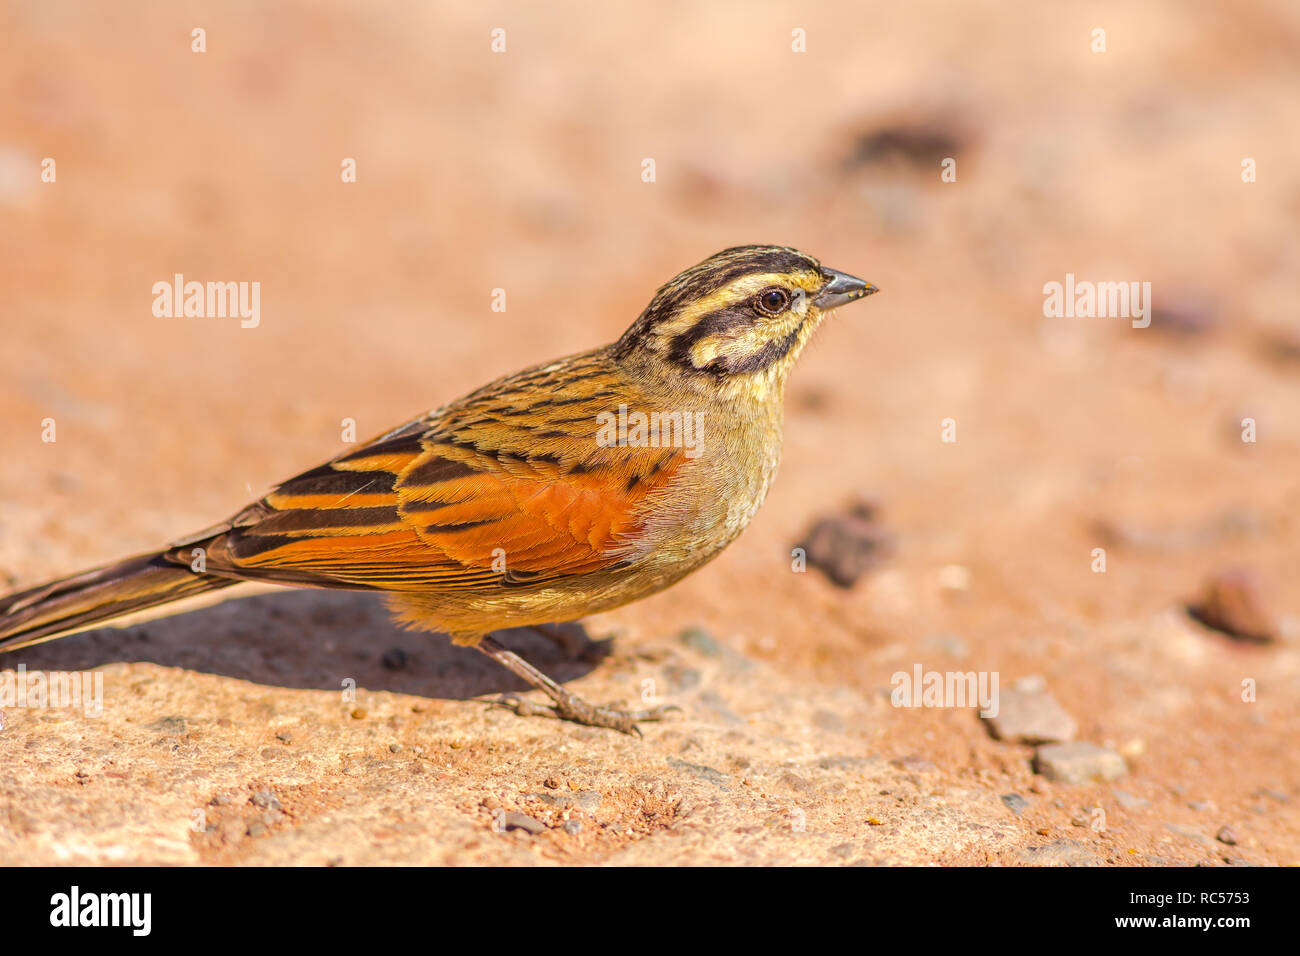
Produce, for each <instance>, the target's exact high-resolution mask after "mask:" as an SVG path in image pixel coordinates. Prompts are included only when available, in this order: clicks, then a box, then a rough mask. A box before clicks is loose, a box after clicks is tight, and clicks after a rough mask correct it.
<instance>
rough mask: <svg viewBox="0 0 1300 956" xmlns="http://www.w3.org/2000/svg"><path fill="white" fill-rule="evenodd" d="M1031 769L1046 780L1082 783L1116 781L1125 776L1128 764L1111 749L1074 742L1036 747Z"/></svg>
mask: <svg viewBox="0 0 1300 956" xmlns="http://www.w3.org/2000/svg"><path fill="white" fill-rule="evenodd" d="M1034 769H1035V770H1037V771H1038V772H1039V773H1041V774H1042V775H1043V776H1044V777H1046V778H1047V779H1048V780H1055V781H1057V782H1059V783H1069V784H1085V783H1098V782H1100V781H1104V780H1116V779H1118V778H1120V777H1122V776H1124V774H1126V773H1128V764H1126V763H1125V762H1124V758H1123V757H1122V756H1120V755H1119V754H1118V753H1116V752H1115V751H1113V750H1107V749H1106V748H1104V747H1098V746H1097V745H1096V744H1089V743H1082V742H1074V743H1064V744H1045V745H1043V746H1042V747H1039V748H1038V752H1037V753H1036V754H1035V755H1034Z"/></svg>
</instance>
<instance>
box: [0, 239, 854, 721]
mask: <svg viewBox="0 0 1300 956" xmlns="http://www.w3.org/2000/svg"><path fill="white" fill-rule="evenodd" d="M875 291H877V290H876V287H875V286H874V285H871V284H870V283H867V282H864V281H863V280H861V279H856V278H854V277H853V276H850V275H847V274H845V273H843V272H837V271H835V270H833V269H827V268H823V267H822V266H821V265H820V263H819V262H818V261H817V260H816V259H814V258H812V257H811V256H809V255H806V254H804V253H802V252H799V251H797V250H795V249H790V248H786V247H783V246H763V245H754V246H738V247H736V248H732V249H726V250H724V251H722V252H719V253H718V254H717V255H714V256H711V257H709V258H708V259H705V260H704V261H703V262H701V263H700V264H699V265H696V266H693V267H691V268H689V269H687V270H686V271H685V272H683V273H681V274H680V275H678V276H677V277H676V278H674V279H673V280H672V281H671V282H669V283H668V284H666V285H665V286H663V287H662V288H661V289H659V291H658V292H657V293H655V296H654V298H652V299H651V300H650V304H649V305H648V306H647V307H646V309H645V311H643V312H642V313H641V315H640V317H638V318H637V320H636V321H635V322H634V323H633V324H632V327H631V328H629V329H628V330H627V331H626V332H625V333H624V334H623V336H622V337H621V338H620V339H618V341H616V342H614V343H612V344H610V345H606V346H603V347H602V348H598V349H595V350H593V351H589V352H583V353H581V354H579V355H573V356H570V357H568V358H563V359H559V360H557V361H553V362H548V363H546V364H544V365H537V366H534V367H532V368H529V369H525V370H524V371H522V372H518V373H516V374H514V375H510V376H507V377H505V378H500V379H497V380H496V381H494V382H492V383H490V384H488V385H485V386H483V387H482V388H480V389H478V390H477V391H475V392H471V393H470V394H468V395H466V396H464V397H463V398H461V399H458V400H457V401H454V402H452V403H450V404H448V405H444V406H443V407H441V408H438V409H434V410H433V411H431V412H428V413H427V414H424V415H421V416H419V417H418V418H415V419H414V420H412V421H410V422H407V423H406V424H404V425H402V426H400V427H398V428H396V429H393V430H392V431H389V432H386V433H385V434H383V435H380V436H379V437H378V438H375V439H373V440H371V441H369V442H367V443H366V444H365V445H364V446H362V447H360V448H357V449H355V450H349V451H347V452H345V453H344V454H341V455H339V456H337V457H335V458H333V459H331V460H330V461H328V462H326V463H325V464H323V465H321V466H320V467H318V468H313V469H312V470H311V471H306V472H303V473H302V474H300V475H298V476H297V477H295V478H290V479H289V480H288V481H285V482H283V483H282V484H280V485H278V486H277V487H276V488H275V490H274V491H272V492H271V493H270V494H268V495H267V496H266V497H264V498H262V499H260V500H258V501H255V502H254V503H253V504H251V505H249V506H248V507H246V508H244V509H243V510H242V511H240V512H239V513H238V514H236V515H235V516H234V517H232V518H230V520H228V521H224V522H222V523H221V524H218V525H215V526H213V527H211V528H208V529H206V530H204V531H201V532H199V533H197V534H193V535H190V536H188V537H186V538H183V539H180V540H178V541H175V542H173V543H172V544H170V545H169V546H167V547H166V548H164V549H162V550H160V551H157V552H153V553H149V554H143V555H137V556H135V557H131V558H126V559H125V560H122V561H119V562H117V563H115V564H109V565H105V566H103V567H100V568H96V569H94V570H91V571H86V572H83V573H82V574H77V575H74V576H72V577H67V578H61V579H60V580H57V581H52V582H50V583H48V584H43V585H40V586H39V587H33V588H28V589H26V590H22V591H17V592H14V593H11V594H8V595H6V596H4V597H0V651H5V650H13V649H15V648H19V647H26V646H28V645H31V644H37V643H40V642H42V641H47V640H52V639H54V638H56V637H61V636H64V635H66V634H71V633H75V632H77V631H83V630H86V629H88V628H91V627H94V626H96V625H98V624H100V623H102V622H104V621H108V620H110V619H112V618H115V617H118V616H120V615H123V614H127V613H130V612H134V611H139V610H142V609H144V608H150V607H154V606H157V605H160V604H166V603H168V602H170V601H175V600H178V599H180V598H186V597H190V596H192V595H196V594H201V593H203V592H206V591H214V590H217V589H219V588H225V587H229V586H231V585H233V584H238V583H239V582H241V581H265V582H270V583H273V584H282V585H293V586H298V587H314V588H343V589H349V590H359V591H382V592H384V594H385V595H386V599H387V601H388V604H389V607H390V609H391V611H392V612H393V614H394V616H395V617H396V618H397V619H398V621H399V622H401V623H402V624H403V625H405V626H408V627H411V628H416V629H420V630H427V631H437V632H442V633H445V634H447V635H449V636H450V637H451V639H452V640H453V641H454V642H455V643H457V644H462V645H470V646H474V647H477V648H478V649H479V650H480V651H482V652H483V653H485V654H487V655H488V656H489V657H491V658H492V659H493V660H495V661H497V662H499V663H500V664H502V665H504V666H505V667H506V668H508V669H509V670H510V671H512V672H513V673H514V674H516V675H517V676H519V677H521V678H522V679H524V680H525V681H527V682H528V683H530V684H532V685H533V686H534V687H536V688H537V689H539V690H541V691H543V692H544V693H545V694H546V695H547V696H548V697H549V698H550V700H551V704H550V705H547V706H543V707H534V706H532V705H529V704H527V702H525V701H523V700H522V699H521V698H518V697H507V698H503V703H507V705H509V706H512V707H513V709H515V710H516V712H519V713H541V714H546V715H548V716H552V717H556V718H560V719H564V720H570V721H575V722H578V723H583V724H589V725H593V726H598V727H607V728H611V729H614V730H618V731H622V732H624V733H639V731H638V729H637V726H636V725H637V722H638V721H648V720H657V719H660V718H661V717H662V716H663V714H664V712H665V708H663V707H657V708H653V709H647V710H621V709H618V708H616V707H614V706H597V705H593V704H589V703H588V702H586V701H585V700H583V699H582V698H580V697H578V696H577V695H575V694H573V693H572V692H571V691H569V690H567V689H565V688H564V687H562V686H561V685H559V684H558V683H556V682H555V681H553V680H551V679H550V678H549V677H547V676H546V675H545V674H543V673H542V672H541V671H539V670H537V669H536V668H535V667H533V666H532V665H531V664H529V663H528V662H527V661H525V660H524V659H523V658H521V657H520V656H518V655H517V654H515V653H514V652H512V651H510V650H508V649H507V648H506V647H504V646H503V645H501V644H500V643H499V642H497V641H496V640H495V639H493V637H492V636H491V634H492V632H493V631H497V630H500V629H503V628H510V627H529V628H534V629H537V630H538V631H540V632H541V633H544V634H547V636H550V637H552V638H555V637H556V636H557V634H556V632H555V630H554V629H553V628H552V627H549V626H548V625H554V624H557V623H563V622H567V621H573V620H576V619H577V618H580V617H582V616H584V615H586V614H591V613H594V612H597V611H607V610H609V609H611V608H616V607H620V606H622V605H624V604H627V603H629V602H631V601H635V600H637V599H638V598H642V597H646V596H647V595H650V594H654V593H656V592H658V591H661V590H663V589H664V588H666V587H668V586H669V585H671V584H673V583H675V582H676V581H678V580H680V579H681V578H682V577H684V576H685V575H687V574H689V573H690V572H691V571H693V570H695V569H696V568H698V567H700V566H701V565H703V564H704V563H706V562H707V561H709V560H711V559H713V558H714V557H716V556H717V555H718V554H719V553H720V552H721V551H722V549H723V548H725V547H726V546H727V545H728V544H730V543H731V542H732V541H733V540H735V538H736V536H737V535H739V534H740V532H741V531H742V530H744V528H745V526H746V525H747V524H748V523H749V521H750V519H751V518H753V517H754V514H755V513H756V512H757V511H758V509H759V506H760V505H761V504H762V503H763V498H764V497H765V496H766V494H767V491H768V488H769V486H770V485H771V483H772V479H773V477H774V476H775V474H776V469H777V464H778V462H779V460H780V454H781V436H782V406H783V399H784V393H785V383H786V377H787V375H788V373H789V371H790V368H791V366H793V364H794V362H795V360H796V359H797V358H798V357H799V353H800V352H801V351H802V350H803V347H804V346H805V345H806V344H807V342H808V340H809V338H811V337H812V334H813V332H814V331H815V330H816V329H817V326H818V325H819V324H820V323H821V321H822V319H823V318H824V317H825V315H826V314H827V313H828V312H829V311H831V310H832V309H835V308H837V307H839V306H841V305H844V304H846V303H848V302H852V301H854V300H855V299H859V298H862V297H863V296H867V295H870V294H871V293H873V292H875Z"/></svg>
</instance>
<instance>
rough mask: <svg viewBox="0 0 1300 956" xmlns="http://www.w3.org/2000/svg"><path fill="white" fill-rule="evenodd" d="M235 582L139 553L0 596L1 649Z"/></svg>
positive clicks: (161, 554) (36, 640) (26, 643)
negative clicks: (70, 575)
mask: <svg viewBox="0 0 1300 956" xmlns="http://www.w3.org/2000/svg"><path fill="white" fill-rule="evenodd" d="M237 583H239V582H237V581H234V580H231V579H229V578H221V577H216V576H214V575H210V574H196V573H194V572H193V571H191V570H190V569H189V568H188V567H186V566H185V565H180V564H175V563H173V562H171V561H169V560H167V558H166V557H164V554H163V553H162V552H158V553H154V554H141V555H137V556H136V557H134V558H127V559H125V560H123V561H118V562H116V563H114V564H106V565H104V566H103V567H100V568H95V569H93V570H91V571H83V572H82V573H81V574H74V575H73V576H72V577H68V578H60V579H59V580H57V581H50V582H49V583H47V584H42V585H38V586H37V587H34V588H27V589H26V590H24V591H15V592H14V593H12V594H6V595H4V596H3V597H0V651H12V650H16V649H18V648H20V647H27V646H28V645H29V644H39V643H41V642H42V641H50V640H53V639H54V638H56V637H63V636H64V635H65V634H72V633H75V632H76V631H84V630H86V629H88V628H91V627H94V626H95V625H96V624H100V623H102V622H104V621H108V620H111V619H112V618H115V617H120V616H122V615H123V614H129V613H131V612H132V611H142V610H144V609H145V608H150V607H156V606H157V605H159V604H167V603H169V602H171V601H178V600H180V599H181V598H186V597H192V596H193V595H195V594H202V593H204V592H205V591H215V590H216V589H218V588H224V587H229V586H230V585H232V584H237Z"/></svg>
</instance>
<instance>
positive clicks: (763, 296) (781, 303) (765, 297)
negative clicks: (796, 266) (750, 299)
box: [754, 286, 790, 315]
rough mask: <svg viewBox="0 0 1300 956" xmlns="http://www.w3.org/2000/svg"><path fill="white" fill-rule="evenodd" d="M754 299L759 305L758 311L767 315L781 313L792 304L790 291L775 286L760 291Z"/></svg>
mask: <svg viewBox="0 0 1300 956" xmlns="http://www.w3.org/2000/svg"><path fill="white" fill-rule="evenodd" d="M754 301H755V303H757V305H758V311H760V312H763V313H765V314H767V315H780V314H781V313H782V312H784V311H785V307H786V306H788V305H789V304H790V293H788V292H786V291H785V289H778V288H776V287H775V286H773V287H772V288H770V289H764V290H763V291H762V292H760V293H759V294H758V297H757V298H756V299H755V300H754Z"/></svg>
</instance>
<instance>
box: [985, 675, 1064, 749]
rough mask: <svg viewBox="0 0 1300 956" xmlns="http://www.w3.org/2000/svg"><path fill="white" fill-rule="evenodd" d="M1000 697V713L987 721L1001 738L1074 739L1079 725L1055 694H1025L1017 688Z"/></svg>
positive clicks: (1026, 741)
mask: <svg viewBox="0 0 1300 956" xmlns="http://www.w3.org/2000/svg"><path fill="white" fill-rule="evenodd" d="M997 696H998V702H997V703H998V712H997V714H996V715H995V716H993V717H986V718H984V720H985V722H986V724H987V727H988V730H989V732H990V733H991V734H992V735H993V736H994V737H996V738H997V739H998V740H1005V741H1008V742H1009V743H1023V744H1046V743H1059V742H1061V741H1065V740H1073V739H1074V735H1075V733H1076V731H1077V730H1078V725H1077V724H1075V722H1074V718H1073V717H1071V716H1070V715H1069V714H1068V713H1066V712H1065V709H1064V708H1063V707H1062V706H1061V705H1060V704H1058V703H1057V702H1056V698H1054V697H1052V695H1051V694H1048V693H1045V692H1044V693H1024V692H1022V691H1020V690H1017V689H1016V688H1014V687H1013V688H1008V689H1006V690H1004V691H1002V692H1001V693H1000V694H998V695H997Z"/></svg>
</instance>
